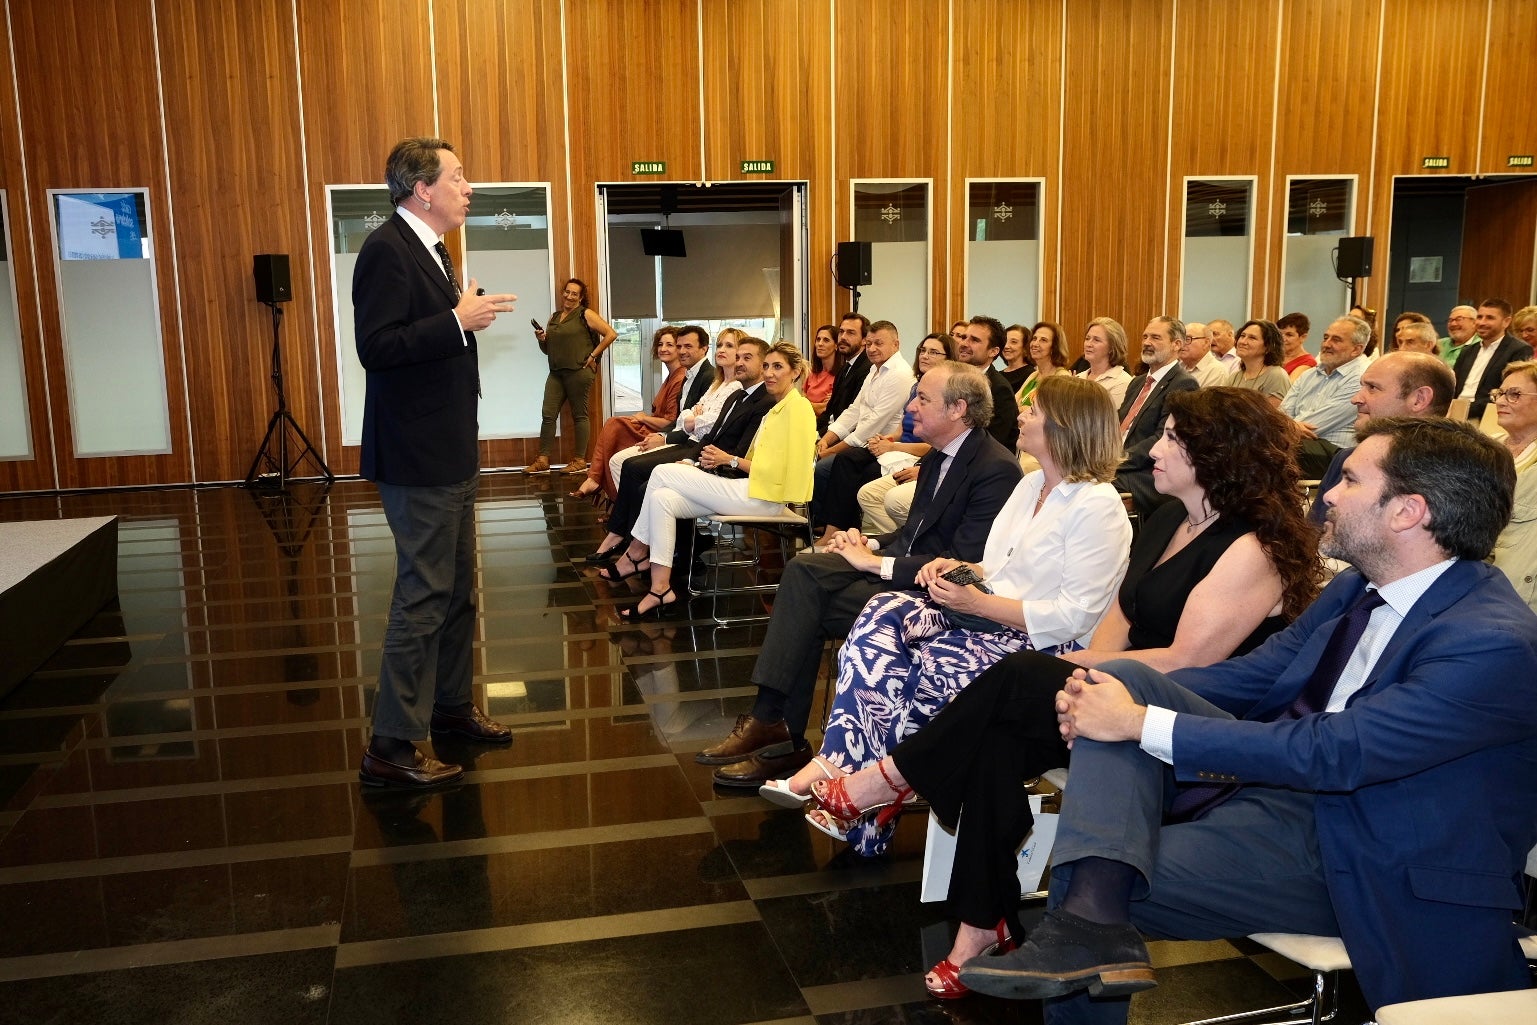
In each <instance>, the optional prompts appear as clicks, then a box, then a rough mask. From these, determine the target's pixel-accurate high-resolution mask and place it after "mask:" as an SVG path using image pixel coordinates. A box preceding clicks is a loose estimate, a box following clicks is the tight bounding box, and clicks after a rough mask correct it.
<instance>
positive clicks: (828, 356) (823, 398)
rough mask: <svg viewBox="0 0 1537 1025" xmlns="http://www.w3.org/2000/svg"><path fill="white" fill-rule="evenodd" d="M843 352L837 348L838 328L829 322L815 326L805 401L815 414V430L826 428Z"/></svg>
mask: <svg viewBox="0 0 1537 1025" xmlns="http://www.w3.org/2000/svg"><path fill="white" fill-rule="evenodd" d="M843 362H844V360H843V353H842V352H841V351H839V349H838V329H837V328H835V327H833V326H832V325H831V324H823V325H822V326H821V327H819V328H817V333H816V337H815V339H814V340H813V341H812V343H811V373H809V374H807V375H806V387H805V388H804V389H803V390H804V392H805V394H806V401H807V402H810V403H811V410H812V412H814V413H816V415H817V431H818V432H822V431H825V430H827V421H828V420H829V419H830V417H828V415H827V404H828V401H829V400H830V399H831V398H832V397H833V385H835V384H836V383H837V382H838V374H839V373H840V372H841V371H842V370H843Z"/></svg>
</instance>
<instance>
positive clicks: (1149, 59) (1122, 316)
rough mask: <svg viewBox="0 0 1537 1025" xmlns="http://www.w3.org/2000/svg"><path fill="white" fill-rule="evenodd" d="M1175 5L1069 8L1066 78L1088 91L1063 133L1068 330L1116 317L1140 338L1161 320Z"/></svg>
mask: <svg viewBox="0 0 1537 1025" xmlns="http://www.w3.org/2000/svg"><path fill="white" fill-rule="evenodd" d="M1173 2H1174V0H1157V2H1150V0H1107V2H1105V3H1102V4H1098V5H1087V4H1068V6H1067V54H1068V67H1067V75H1068V77H1069V80H1070V81H1074V82H1080V83H1082V87H1081V88H1070V89H1068V91H1067V109H1066V120H1065V124H1064V127H1063V133H1062V139H1063V142H1062V144H1063V147H1064V149H1065V150H1066V153H1067V156H1068V159H1067V160H1066V161H1065V162H1064V165H1063V172H1062V184H1061V188H1062V221H1063V228H1062V240H1061V245H1062V261H1061V266H1062V273H1061V280H1060V282H1059V288H1060V289H1061V301H1060V302H1059V303H1058V308H1059V309H1060V310H1061V317H1062V322H1063V323H1064V324H1074V325H1080V326H1081V325H1083V324H1086V323H1088V321H1089V320H1090V319H1092V318H1094V317H1100V316H1106V317H1114V318H1115V319H1116V320H1118V321H1120V322H1121V323H1122V324H1124V325H1125V326H1126V330H1127V332H1128V333H1129V334H1131V335H1133V336H1140V335H1141V332H1142V327H1143V325H1144V324H1146V323H1147V321H1148V318H1149V317H1152V316H1155V315H1157V314H1159V313H1162V312H1163V311H1164V296H1163V272H1164V260H1165V259H1166V254H1165V248H1164V221H1165V217H1166V212H1165V205H1164V197H1165V183H1166V182H1167V180H1168V161H1167V156H1166V154H1167V151H1168V124H1169V120H1168V119H1169V89H1168V82H1169V73H1170V65H1171V62H1172V60H1173V53H1172V43H1173V40H1172V32H1171V27H1172V21H1173V19H1172V12H1173ZM1077 61H1083V62H1084V67H1083V68H1082V70H1079V68H1078V67H1076V65H1075V62H1077ZM1077 333H1078V332H1077V331H1072V332H1070V334H1075V335H1076V334H1077Z"/></svg>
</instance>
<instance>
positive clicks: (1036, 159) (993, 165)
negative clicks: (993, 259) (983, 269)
mask: <svg viewBox="0 0 1537 1025" xmlns="http://www.w3.org/2000/svg"><path fill="white" fill-rule="evenodd" d="M954 10H955V41H954V90H953V92H952V98H951V103H950V145H951V147H952V153H953V157H952V170H953V173H954V179H953V181H954V185H953V187H952V188H951V189H950V221H949V223H951V224H954V225H955V226H956V230H955V231H952V232H950V233H949V236H948V237H947V242H948V245H947V246H945V247H944V248H943V250H942V252H943V254H944V255H945V256H946V258H948V260H949V261H950V267H951V273H950V274H949V275H948V278H949V281H950V290H949V293H948V295H947V296H946V303H945V305H944V306H942V307H941V309H944V310H953V311H956V312H957V313H958V314H959V313H965V314H967V315H975V314H978V313H986V312H987V311H986V310H962V309H961V307H962V305H963V304H964V301H965V296H966V282H965V281H964V280H963V273H964V272H963V268H964V267H965V266H966V258H965V256H966V236H967V230H966V228H967V225H966V202H967V196H966V179H967V178H1037V177H1039V178H1046V179H1048V182H1047V183H1046V187H1045V196H1044V197H1043V199H1044V203H1043V205H1042V208H1041V218H1042V225H1041V227H1042V232H1041V265H1042V266H1043V267H1045V268H1047V273H1046V274H1045V275H1043V281H1042V289H1041V310H1042V313H1043V315H1044V316H1045V318H1046V319H1048V320H1050V319H1052V318H1053V316H1054V315H1055V311H1056V307H1057V301H1058V297H1057V280H1056V274H1055V273H1053V271H1054V270H1055V267H1056V261H1057V242H1058V240H1057V233H1056V211H1057V205H1058V203H1060V202H1061V196H1060V194H1059V190H1058V189H1057V188H1056V181H1055V178H1056V174H1057V166H1058V163H1059V157H1060V156H1061V138H1062V131H1061V129H1062V118H1061V111H1062V106H1061V101H1062V90H1063V88H1064V87H1066V85H1067V80H1066V79H1065V78H1064V75H1063V68H1062V47H1061V39H1062V3H1061V0H976V2H973V3H961V4H956V5H955V7H954ZM937 319H940V320H948V319H949V318H948V317H943V316H942V317H940V318H937ZM947 326H948V325H947ZM1068 335H1069V337H1075V336H1076V332H1074V331H1071V330H1070V331H1068Z"/></svg>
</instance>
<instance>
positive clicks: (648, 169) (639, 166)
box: [630, 160, 667, 174]
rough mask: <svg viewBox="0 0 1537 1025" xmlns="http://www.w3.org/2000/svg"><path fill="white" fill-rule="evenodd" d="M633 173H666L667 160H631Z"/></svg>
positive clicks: (631, 171)
mask: <svg viewBox="0 0 1537 1025" xmlns="http://www.w3.org/2000/svg"><path fill="white" fill-rule="evenodd" d="M630 173H631V174H666V173H667V161H665V160H632V161H630Z"/></svg>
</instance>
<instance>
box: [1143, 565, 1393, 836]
mask: <svg viewBox="0 0 1537 1025" xmlns="http://www.w3.org/2000/svg"><path fill="white" fill-rule="evenodd" d="M1382 604H1384V603H1383V599H1382V592H1381V591H1378V590H1377V589H1375V588H1372V589H1371V590H1367V591H1362V592H1361V596H1360V597H1359V598H1357V599H1356V600H1355V604H1353V605H1351V606H1350V609H1349V611H1348V612H1346V613H1345V616H1344V618H1343V619H1341V620H1340V621H1339V623H1338V624H1336V625H1335V627H1334V633H1332V634H1330V635H1329V643H1328V644H1326V645H1325V646H1324V652H1323V654H1322V655H1321V656H1319V659H1318V665H1316V666H1314V667H1313V674H1312V675H1311V676H1309V677H1308V682H1307V683H1306V684H1305V685H1304V686H1303V688H1302V690H1300V691H1298V692H1297V697H1296V699H1295V700H1294V701H1292V703H1291V704H1290V705H1289V706H1287V708H1286V709H1285V710H1284V711H1282V712H1281V713H1280V714H1278V715H1275V716H1273V717H1272V718H1271V719H1270V720H1269V721H1270V722H1286V721H1288V720H1291V719H1301V718H1302V717H1303V716H1305V715H1313V714H1314V713H1316V712H1322V711H1323V710H1324V709H1326V708H1328V707H1329V698H1330V697H1332V696H1333V694H1334V688H1335V687H1336V686H1338V684H1339V682H1340V674H1341V673H1343V672H1344V671H1345V666H1347V665H1348V664H1349V663H1350V656H1351V655H1353V654H1355V650H1356V645H1358V644H1360V643H1361V635H1362V634H1364V633H1365V632H1366V625H1367V624H1368V623H1370V622H1371V618H1372V613H1373V612H1375V611H1376V610H1377V608H1378V607H1379V606H1381V605H1382ZM1242 786H1243V784H1242V783H1195V784H1191V785H1190V786H1185V787H1181V788H1180V791H1179V793H1177V794H1175V795H1174V800H1173V802H1172V803H1170V805H1169V814H1168V820H1169V821H1170V822H1194V821H1195V820H1196V819H1198V818H1200V817H1201V816H1202V815H1205V814H1206V813H1207V812H1209V811H1211V810H1212V809H1213V808H1215V807H1216V806H1217V805H1219V804H1221V803H1222V802H1223V801H1226V800H1227V799H1228V798H1229V797H1232V796H1233V795H1234V794H1236V793H1238V790H1239V788H1240V787H1242Z"/></svg>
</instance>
